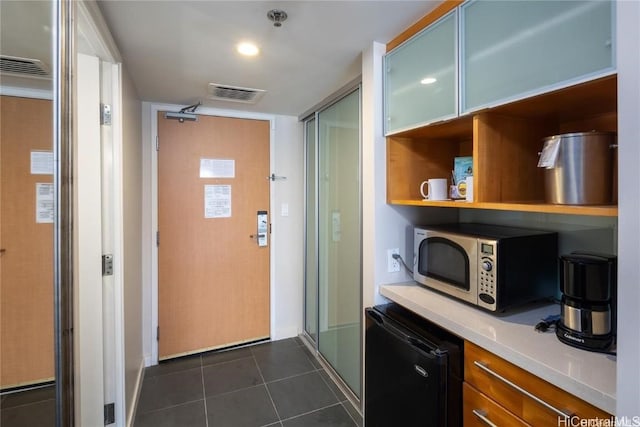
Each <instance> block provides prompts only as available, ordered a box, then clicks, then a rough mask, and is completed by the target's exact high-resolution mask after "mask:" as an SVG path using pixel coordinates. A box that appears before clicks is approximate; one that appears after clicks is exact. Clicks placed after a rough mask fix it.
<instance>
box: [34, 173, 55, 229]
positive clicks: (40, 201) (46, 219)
mask: <svg viewBox="0 0 640 427" xmlns="http://www.w3.org/2000/svg"><path fill="white" fill-rule="evenodd" d="M53 215H54V203H53V184H50V183H42V182H38V183H36V223H38V224H48V223H53Z"/></svg>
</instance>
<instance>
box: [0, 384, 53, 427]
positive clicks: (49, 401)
mask: <svg viewBox="0 0 640 427" xmlns="http://www.w3.org/2000/svg"><path fill="white" fill-rule="evenodd" d="M55 416H56V390H55V386H54V385H50V386H47V387H41V388H36V389H33V390H26V391H21V392H17V393H11V394H4V395H2V396H1V397H0V426H2V427H53V426H55V425H56V422H55Z"/></svg>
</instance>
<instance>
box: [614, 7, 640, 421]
mask: <svg viewBox="0 0 640 427" xmlns="http://www.w3.org/2000/svg"><path fill="white" fill-rule="evenodd" d="M616 6H617V43H618V45H617V57H618V58H617V61H618V145H619V148H618V162H619V179H618V182H619V188H618V199H619V203H618V211H619V215H618V219H619V222H618V225H619V242H618V304H619V306H618V376H617V381H618V382H617V390H616V396H617V408H616V414H617V415H618V416H629V417H631V416H640V369H638V362H639V361H640V328H639V327H638V326H639V325H640V310H638V307H640V263H639V262H638V260H640V244H639V243H638V242H640V175H639V174H638V165H640V120H638V118H640V85H639V83H638V79H639V76H640V42H639V40H640V29H639V28H640V2H638V1H618V2H616Z"/></svg>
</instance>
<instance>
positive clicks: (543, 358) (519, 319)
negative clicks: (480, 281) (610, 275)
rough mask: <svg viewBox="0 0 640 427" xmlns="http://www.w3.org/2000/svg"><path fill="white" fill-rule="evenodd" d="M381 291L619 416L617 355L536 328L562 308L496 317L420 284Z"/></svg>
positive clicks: (385, 288)
mask: <svg viewBox="0 0 640 427" xmlns="http://www.w3.org/2000/svg"><path fill="white" fill-rule="evenodd" d="M380 294H381V295H382V296H384V297H386V298H388V299H390V300H392V301H394V302H396V303H398V304H400V305H402V306H404V307H406V308H407V309H409V310H411V311H413V312H415V313H417V314H419V315H420V316H422V317H424V318H426V319H429V320H430V321H432V322H434V323H436V324H438V325H440V326H442V327H443V328H444V329H447V330H449V331H451V332H453V333H454V334H456V335H458V336H460V337H461V338H464V339H465V340H468V341H471V342H472V343H474V344H477V345H479V346H480V347H482V348H484V349H486V350H488V351H490V352H492V353H494V354H496V355H498V356H500V357H502V358H503V359H505V360H507V361H509V362H511V363H513V364H514V365H516V366H519V367H520V368H522V369H524V370H526V371H529V372H531V373H532V374H534V375H536V376H538V377H540V378H542V379H544V380H546V381H548V382H550V383H551V384H554V385H555V386H557V387H559V388H561V389H563V390H565V391H567V392H569V393H571V394H573V395H575V396H577V397H579V398H581V399H582V400H584V401H586V402H589V403H591V404H592V405H594V406H596V407H598V408H600V409H602V410H604V411H607V412H608V413H610V414H615V409H616V358H615V356H610V355H606V354H600V353H593V352H589V351H585V350H580V349H577V348H573V347H571V346H568V345H566V344H563V343H561V342H560V341H559V340H558V338H557V337H556V334H555V332H546V333H539V332H536V331H535V330H534V326H535V325H536V324H537V323H538V322H539V321H540V320H541V319H543V318H545V317H547V316H548V315H551V314H559V313H560V311H559V306H558V305H555V304H549V305H545V306H539V307H537V308H534V309H531V310H527V311H522V312H517V313H514V314H509V315H506V316H505V315H503V316H495V315H493V314H490V313H488V312H485V311H483V310H481V309H479V308H475V307H473V306H470V305H468V304H464V303H461V302H458V301H456V300H454V299H453V298H450V297H447V296H444V295H441V294H438V293H436V292H433V291H431V290H429V289H426V288H424V287H422V286H419V285H417V284H416V283H415V282H409V283H401V284H395V285H385V286H381V287H380Z"/></svg>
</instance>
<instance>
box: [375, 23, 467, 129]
mask: <svg viewBox="0 0 640 427" xmlns="http://www.w3.org/2000/svg"><path fill="white" fill-rule="evenodd" d="M456 34H457V33H456V12H455V11H454V12H451V13H449V14H448V15H446V16H445V17H444V18H442V19H441V20H440V21H438V22H436V23H435V24H433V25H431V26H429V27H428V28H427V29H425V30H424V31H422V32H421V33H420V34H418V35H416V36H415V37H414V38H412V39H410V40H409V41H407V42H406V43H404V44H403V45H401V46H399V47H398V48H396V49H394V50H393V51H391V52H390V53H389V54H388V55H387V56H386V57H385V108H386V111H385V116H386V123H385V125H386V132H387V133H392V132H397V131H400V130H404V129H408V128H413V127H416V126H418V125H424V124H427V123H433V122H435V121H438V120H444V119H447V118H451V117H454V116H455V115H456V114H457V108H456V105H457V92H456V88H457V84H458V83H457V62H456V57H457V38H456Z"/></svg>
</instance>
